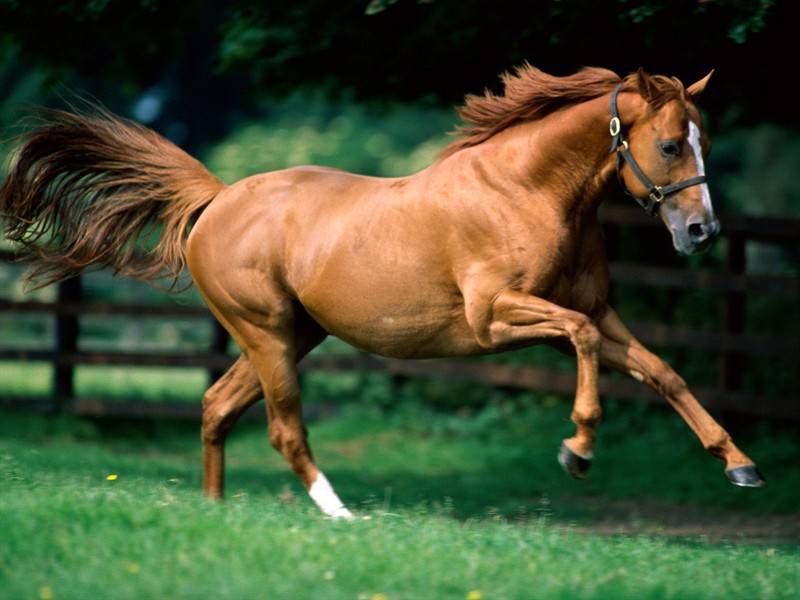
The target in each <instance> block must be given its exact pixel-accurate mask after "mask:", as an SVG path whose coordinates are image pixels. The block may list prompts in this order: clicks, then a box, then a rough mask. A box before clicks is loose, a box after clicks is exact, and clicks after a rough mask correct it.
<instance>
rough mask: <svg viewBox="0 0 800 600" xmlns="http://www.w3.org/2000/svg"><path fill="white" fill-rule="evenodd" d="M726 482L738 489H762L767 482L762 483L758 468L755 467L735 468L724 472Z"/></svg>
mask: <svg viewBox="0 0 800 600" xmlns="http://www.w3.org/2000/svg"><path fill="white" fill-rule="evenodd" d="M725 475H727V476H728V480H729V481H730V482H731V483H732V484H733V485H738V486H740V487H764V486H765V485H767V482H766V481H764V476H763V475H762V474H761V473H760V472H759V470H758V467H756V466H755V465H745V466H744V467H736V468H735V469H730V470H729V471H725Z"/></svg>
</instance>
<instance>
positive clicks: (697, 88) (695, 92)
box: [686, 69, 714, 97]
mask: <svg viewBox="0 0 800 600" xmlns="http://www.w3.org/2000/svg"><path fill="white" fill-rule="evenodd" d="M713 74H714V69H711V70H710V71H709V72H708V75H706V76H705V77H703V78H702V79H700V80H699V81H695V82H694V83H693V84H692V85H690V86H689V87H688V88H686V91H687V92H689V95H690V96H693V97H697V96H699V95H700V94H702V93H703V90H705V89H706V86H707V85H708V80H709V79H711V76H712V75H713Z"/></svg>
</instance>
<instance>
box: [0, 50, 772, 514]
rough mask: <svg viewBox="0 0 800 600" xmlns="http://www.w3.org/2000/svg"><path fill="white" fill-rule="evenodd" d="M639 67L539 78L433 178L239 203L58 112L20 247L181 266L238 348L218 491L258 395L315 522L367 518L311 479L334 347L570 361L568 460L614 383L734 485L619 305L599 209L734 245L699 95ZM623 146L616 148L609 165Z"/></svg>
mask: <svg viewBox="0 0 800 600" xmlns="http://www.w3.org/2000/svg"><path fill="white" fill-rule="evenodd" d="M710 76H711V73H709V74H708V75H707V76H706V77H704V78H703V79H700V80H698V81H697V82H695V83H693V84H691V85H689V86H684V84H683V83H682V82H681V81H679V80H678V79H677V78H673V77H667V76H662V75H650V74H648V73H647V72H646V71H644V70H643V69H639V70H638V71H637V72H635V73H632V74H630V75H627V76H626V77H624V78H621V77H620V76H618V75H617V74H615V73H613V72H612V71H609V70H606V69H602V68H593V67H592V68H584V69H582V70H580V71H578V72H576V73H574V74H572V75H568V76H563V77H559V76H553V75H549V74H547V73H544V72H543V71H541V70H539V69H537V68H535V67H533V66H531V65H530V64H529V63H525V64H523V65H522V66H521V67H519V68H517V69H515V70H514V71H512V72H507V73H505V74H504V75H503V76H502V82H503V91H502V93H492V92H489V91H486V92H485V93H484V94H483V95H477V96H476V95H470V96H467V97H466V99H465V103H464V105H463V106H462V107H461V109H460V116H461V118H462V120H463V121H464V125H463V126H462V127H461V128H460V129H459V130H458V131H457V132H456V134H457V137H456V138H455V139H454V140H453V141H452V142H451V143H450V144H449V145H448V146H447V147H446V148H445V149H444V151H443V152H442V154H441V155H440V157H439V158H438V159H437V160H436V161H435V162H434V164H432V165H431V166H429V167H428V168H426V169H424V170H422V171H420V172H418V173H416V174H413V175H410V176H407V177H396V178H379V177H368V176H362V175H356V174H352V173H348V172H345V171H341V170H337V169H333V168H326V167H319V166H302V167H294V168H289V169H284V170H279V171H274V172H268V173H262V174H258V175H253V176H250V177H247V178H245V179H242V180H241V181H238V182H236V183H234V184H232V185H229V186H226V185H224V184H223V183H222V182H220V181H219V180H218V179H217V178H216V177H215V176H214V175H212V174H211V173H210V172H208V171H207V170H206V169H205V168H204V167H203V165H202V164H201V163H200V162H198V161H197V160H195V159H194V158H192V157H191V156H189V155H188V154H186V153H185V152H184V151H183V150H181V149H179V148H178V147H177V146H175V145H174V144H172V143H171V142H169V141H168V140H166V139H164V138H163V137H161V136H160V135H158V134H157V133H156V132H154V131H152V130H150V129H148V128H146V127H144V126H142V125H139V124H137V123H135V122H132V121H129V120H125V119H122V118H120V117H117V116H115V115H113V114H111V113H110V112H108V111H106V110H105V109H102V108H98V107H96V108H94V109H92V110H90V111H83V112H81V111H75V110H71V111H51V112H48V113H47V115H46V117H45V120H44V122H43V123H42V124H41V125H40V126H39V127H38V128H36V129H34V130H32V131H30V132H29V133H28V134H26V137H24V140H23V143H22V145H21V148H20V149H19V151H18V153H17V156H16V160H15V161H14V163H13V165H12V168H11V170H10V173H9V175H8V177H7V178H6V180H5V182H4V183H3V186H2V188H0V209H2V214H3V215H4V216H5V220H6V231H7V236H8V238H10V239H11V240H14V241H16V242H18V243H19V247H20V249H21V250H20V251H21V252H22V253H23V255H24V256H27V257H28V259H29V260H30V261H31V262H32V270H31V271H29V274H28V278H29V282H31V283H33V284H34V285H45V284H48V283H53V282H56V281H60V280H63V279H65V278H68V277H71V276H74V275H75V274H77V273H79V272H81V271H82V270H84V269H86V268H89V267H93V268H95V267H110V268H112V269H114V271H115V272H116V273H117V274H120V275H124V276H132V277H137V278H140V279H144V280H146V281H151V282H156V281H163V278H166V279H167V280H168V281H171V282H172V284H175V283H176V282H177V281H179V279H180V278H181V274H182V272H183V270H184V267H188V270H189V273H190V274H191V279H192V281H193V282H194V284H195V285H196V286H197V288H198V290H199V292H200V294H201V295H202V297H203V299H204V300H205V302H206V304H207V305H208V308H209V309H210V310H211V312H212V313H213V314H214V316H215V317H216V318H217V319H218V320H219V322H220V323H221V324H222V325H223V326H224V327H225V329H226V330H227V331H228V332H229V333H230V335H231V336H232V337H233V339H234V340H235V341H236V343H237V344H238V346H239V348H240V349H241V355H240V356H239V357H238V358H237V360H236V361H235V363H234V364H233V366H232V367H231V368H230V369H229V370H228V371H227V372H226V373H225V374H224V375H223V376H222V377H221V378H220V379H219V380H218V381H217V382H216V383H214V384H213V385H212V386H211V387H210V388H209V389H208V391H207V392H206V393H205V395H204V397H203V414H202V436H201V437H202V443H203V490H204V492H205V494H206V495H207V496H209V497H211V498H222V496H223V488H224V448H225V440H226V436H227V434H228V432H229V431H230V430H231V427H232V426H233V425H234V424H235V422H236V420H237V419H238V418H239V416H240V415H241V414H242V413H243V412H244V411H245V410H246V409H247V408H248V407H249V406H251V405H252V404H253V403H255V402H256V401H257V400H259V399H260V398H262V397H263V398H265V400H266V402H265V403H266V412H267V416H268V434H269V435H268V437H269V441H270V443H271V445H272V446H273V447H274V448H275V449H276V450H278V451H279V452H280V453H281V454H282V455H283V456H284V457H285V459H286V461H287V462H288V464H289V466H290V467H291V469H292V470H293V471H294V472H295V473H296V474H297V476H298V477H299V479H300V480H301V481H302V483H303V485H304V487H305V489H306V490H307V491H308V493H309V495H310V496H311V498H312V499H313V500H314V501H315V502H316V504H317V505H318V506H319V508H320V509H321V511H322V512H323V513H324V514H325V515H328V516H329V517H333V518H351V517H352V513H351V512H350V511H349V510H348V509H347V507H346V506H345V505H344V503H343V502H342V501H341V500H340V498H339V497H338V495H337V494H336V492H335V491H334V489H333V487H332V486H331V484H330V482H329V481H328V479H327V478H326V477H325V475H324V473H323V472H322V471H321V470H320V469H319V467H318V466H317V464H316V462H315V461H314V458H313V455H312V452H311V448H310V445H309V441H308V435H307V431H306V428H305V425H304V422H303V416H302V410H301V399H300V387H299V385H298V371H297V363H298V361H300V360H301V359H302V358H303V357H304V356H305V355H306V354H308V353H309V352H310V351H311V350H312V349H313V348H315V347H316V346H317V345H318V344H320V342H322V341H323V340H324V339H325V338H326V337H327V336H328V335H334V336H337V337H339V338H341V339H343V340H344V341H346V342H348V343H350V344H352V345H353V346H355V347H356V348H359V349H361V350H364V351H367V352H372V353H375V354H378V355H382V356H386V357H393V358H434V357H452V356H476V355H485V354H489V353H495V352H502V351H506V350H512V349H516V348H521V347H525V346H530V345H533V344H540V343H544V344H551V345H556V346H558V345H559V344H561V345H567V346H568V347H570V348H571V351H574V353H575V355H576V356H577V387H576V393H575V400H574V405H573V409H572V413H571V419H572V421H573V422H574V424H575V427H576V429H575V435H574V436H572V437H570V438H567V439H565V440H564V441H563V443H562V445H561V447H560V450H559V452H558V460H559V462H560V463H561V465H562V466H563V468H564V469H565V470H566V471H567V472H568V473H569V474H570V475H572V476H574V477H577V478H583V477H585V476H586V475H587V471H588V468H589V466H590V464H591V460H592V459H593V449H594V443H595V436H596V429H597V427H598V424H599V422H600V420H601V415H602V412H601V406H600V402H599V397H598V387H597V385H598V384H597V381H598V365H599V364H603V365H606V366H608V367H611V368H613V369H616V370H619V371H621V372H623V373H625V374H627V375H630V376H631V377H633V378H634V379H636V380H638V381H640V382H642V383H644V384H645V385H647V386H649V387H650V388H652V389H653V390H655V391H656V392H658V393H659V394H660V395H661V396H663V398H664V399H665V400H666V401H667V402H668V403H669V404H670V405H672V406H673V407H674V409H675V410H676V411H677V412H678V413H679V414H680V416H681V417H682V418H683V419H684V420H685V421H686V423H687V424H688V426H689V427H690V428H691V429H692V430H693V431H694V433H695V434H696V436H697V437H698V438H699V441H700V442H701V443H702V445H703V447H704V448H705V449H706V450H707V451H708V452H709V453H710V454H711V455H713V456H715V457H717V458H719V459H721V460H722V461H724V463H725V473H726V474H727V477H728V479H729V480H730V481H731V482H732V483H733V484H736V485H739V486H751V487H756V486H761V485H763V484H764V479H763V477H762V475H761V474H760V472H759V471H758V469H757V468H756V466H755V464H754V462H753V461H752V460H751V459H750V458H748V457H747V456H746V455H745V454H744V453H743V452H742V451H740V450H739V449H738V448H737V447H736V445H735V444H734V443H733V440H732V439H731V436H730V435H729V434H728V432H727V431H725V429H723V428H722V427H721V426H720V425H719V424H718V423H717V422H716V421H715V420H714V419H713V418H712V417H711V416H710V415H709V414H708V413H707V412H706V410H705V409H704V408H703V407H702V405H701V404H700V403H699V402H698V400H697V399H696V398H695V396H694V395H693V394H692V393H691V391H690V390H689V388H688V386H687V384H686V382H685V381H684V379H682V378H681V377H680V376H679V375H678V374H677V373H676V372H675V371H674V370H673V369H672V368H671V367H669V366H668V365H667V364H666V363H665V362H664V361H662V360H661V359H660V358H658V357H657V356H656V355H654V354H653V353H652V352H650V351H649V350H647V349H646V348H645V347H644V346H643V345H642V344H641V343H640V342H639V341H637V340H636V339H635V338H634V336H633V335H632V334H631V333H630V331H629V330H628V329H627V328H626V326H625V325H624V324H623V322H622V320H621V319H620V317H619V316H618V315H617V313H616V312H615V311H614V309H613V308H612V307H611V306H610V305H609V303H608V300H607V298H608V288H609V274H608V262H607V258H606V254H605V251H604V243H603V234H602V231H601V227H600V225H599V223H598V217H597V212H598V207H599V205H600V204H601V202H602V200H603V199H604V198H606V197H608V196H609V195H610V194H614V193H618V191H619V188H620V187H621V188H622V190H624V191H625V192H626V193H628V194H629V195H630V196H631V197H632V198H633V199H634V200H636V201H637V202H639V203H640V204H641V205H642V206H643V207H644V208H645V210H647V211H648V212H649V213H650V214H652V215H655V216H657V217H658V218H660V219H661V221H663V223H664V225H665V226H666V228H667V229H668V231H669V232H670V234H671V237H672V243H673V246H674V248H675V249H676V250H677V251H678V252H679V253H683V254H691V253H694V252H697V251H700V250H702V249H704V248H706V247H707V246H708V244H709V243H710V242H711V241H712V239H713V238H714V237H715V235H716V234H717V233H718V232H719V221H718V219H717V217H716V216H715V214H714V209H713V207H712V204H711V197H710V194H709V190H708V184H707V182H706V179H705V171H704V163H703V160H704V156H705V155H706V154H707V152H708V150H709V141H708V137H707V135H706V133H705V131H704V128H703V121H702V119H701V115H700V112H699V110H698V108H697V106H696V104H695V101H696V99H697V98H698V97H699V96H700V95H701V94H702V92H703V91H704V89H705V88H706V86H707V83H708V81H709V78H710ZM609 146H610V148H609Z"/></svg>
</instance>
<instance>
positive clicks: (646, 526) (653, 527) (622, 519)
mask: <svg viewBox="0 0 800 600" xmlns="http://www.w3.org/2000/svg"><path fill="white" fill-rule="evenodd" d="M565 500H566V499H565ZM568 500H569V502H574V503H580V502H581V499H580V498H575V497H571V498H569V499H568ZM586 500H587V501H590V502H591V503H593V504H597V502H598V498H597V497H590V498H586ZM602 503H603V505H604V507H605V510H604V511H603V512H600V513H597V514H596V515H594V518H593V522H592V523H591V524H584V523H581V524H577V525H572V526H570V529H571V530H572V531H577V532H582V533H595V534H597V533H599V534H607V535H613V534H645V535H659V536H668V537H693V538H703V539H706V540H708V541H711V542H719V541H730V542H740V543H758V544H771V543H779V544H798V545H800V514H791V515H753V514H747V513H742V512H740V511H731V510H705V509H702V508H700V507H698V506H696V505H690V504H676V503H671V502H670V503H668V502H657V501H653V500H646V499H637V500H612V499H608V498H604V499H603V500H602Z"/></svg>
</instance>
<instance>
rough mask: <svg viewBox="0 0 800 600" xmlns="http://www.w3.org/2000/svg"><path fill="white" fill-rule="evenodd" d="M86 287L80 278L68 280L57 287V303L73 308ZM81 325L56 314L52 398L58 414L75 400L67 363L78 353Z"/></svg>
mask: <svg viewBox="0 0 800 600" xmlns="http://www.w3.org/2000/svg"><path fill="white" fill-rule="evenodd" d="M82 296H83V286H82V285H81V278H80V275H78V276H76V277H72V278H70V279H65V280H64V281H62V282H60V283H59V284H58V292H57V302H58V304H59V305H61V304H74V303H78V302H80V301H81V298H82ZM79 333H80V321H79V317H78V315H77V314H70V315H65V314H61V313H60V312H57V313H56V331H55V334H56V339H55V342H56V344H55V351H54V353H53V392H54V393H53V396H54V398H55V404H54V406H53V410H54V411H55V412H63V410H64V409H65V408H66V405H67V403H69V402H70V401H71V400H72V399H73V398H74V397H75V367H74V365H73V364H71V363H68V362H66V361H65V360H64V358H65V355H67V354H72V353H74V352H77V350H78V334H79Z"/></svg>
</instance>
